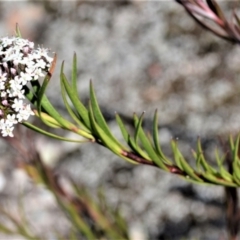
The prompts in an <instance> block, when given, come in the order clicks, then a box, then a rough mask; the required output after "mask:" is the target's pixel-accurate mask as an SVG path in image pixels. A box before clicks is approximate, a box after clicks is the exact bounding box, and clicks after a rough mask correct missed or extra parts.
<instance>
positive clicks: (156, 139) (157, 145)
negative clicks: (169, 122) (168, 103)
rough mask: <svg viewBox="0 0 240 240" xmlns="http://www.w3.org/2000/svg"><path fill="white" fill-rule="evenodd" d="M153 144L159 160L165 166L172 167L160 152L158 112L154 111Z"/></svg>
mask: <svg viewBox="0 0 240 240" xmlns="http://www.w3.org/2000/svg"><path fill="white" fill-rule="evenodd" d="M153 142H154V146H155V151H156V153H157V154H158V156H159V157H160V158H162V159H163V160H164V162H165V163H166V164H170V165H172V162H171V161H170V160H169V159H168V158H167V157H166V156H165V154H164V153H163V152H162V149H161V146H160V141H159V136H158V112H157V110H156V111H155V114H154V119H153Z"/></svg>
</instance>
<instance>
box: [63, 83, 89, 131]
mask: <svg viewBox="0 0 240 240" xmlns="http://www.w3.org/2000/svg"><path fill="white" fill-rule="evenodd" d="M61 92H62V99H63V102H64V105H65V107H66V109H67V111H68V113H69V115H70V116H71V117H72V119H73V120H74V121H75V122H76V123H77V124H78V125H79V126H80V127H81V128H82V129H83V130H84V131H85V132H87V133H91V132H90V131H89V129H88V128H87V127H85V125H84V123H82V122H81V120H79V118H78V116H77V115H76V113H75V112H74V111H73V110H72V108H71V107H70V105H69V103H68V101H67V98H66V89H65V86H64V84H63V82H62V81H61Z"/></svg>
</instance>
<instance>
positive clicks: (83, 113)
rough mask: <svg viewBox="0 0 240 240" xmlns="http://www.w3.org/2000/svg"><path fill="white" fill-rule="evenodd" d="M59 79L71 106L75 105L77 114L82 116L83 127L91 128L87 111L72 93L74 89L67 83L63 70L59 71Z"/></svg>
mask: <svg viewBox="0 0 240 240" xmlns="http://www.w3.org/2000/svg"><path fill="white" fill-rule="evenodd" d="M62 69H63V67H62ZM60 79H61V81H62V82H63V84H64V87H65V89H66V92H67V94H68V97H69V98H70V100H71V102H72V104H73V106H74V107H75V109H76V111H77V112H78V114H79V116H80V117H81V118H82V120H83V123H84V124H85V127H87V128H88V129H91V127H90V120H89V116H88V111H87V109H86V108H85V107H84V105H83V104H82V103H81V101H80V100H79V99H78V96H77V95H76V94H74V90H73V89H72V87H71V86H70V84H69V83H68V81H67V78H66V76H65V75H64V73H63V71H62V72H61V75H60Z"/></svg>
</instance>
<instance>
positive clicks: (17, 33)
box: [15, 23, 22, 38]
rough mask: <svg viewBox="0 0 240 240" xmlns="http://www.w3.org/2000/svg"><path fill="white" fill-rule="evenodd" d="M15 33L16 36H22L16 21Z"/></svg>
mask: <svg viewBox="0 0 240 240" xmlns="http://www.w3.org/2000/svg"><path fill="white" fill-rule="evenodd" d="M15 34H16V37H19V38H22V35H21V32H20V29H19V25H18V23H17V24H16V30H15Z"/></svg>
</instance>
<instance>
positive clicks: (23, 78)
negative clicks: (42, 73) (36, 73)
mask: <svg viewBox="0 0 240 240" xmlns="http://www.w3.org/2000/svg"><path fill="white" fill-rule="evenodd" d="M31 80H32V77H31V75H30V74H28V73H24V72H21V73H20V82H21V83H22V85H26V84H27V82H29V81H31Z"/></svg>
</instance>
